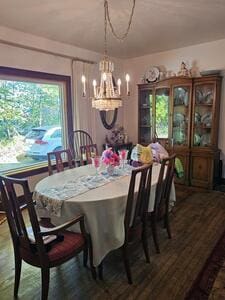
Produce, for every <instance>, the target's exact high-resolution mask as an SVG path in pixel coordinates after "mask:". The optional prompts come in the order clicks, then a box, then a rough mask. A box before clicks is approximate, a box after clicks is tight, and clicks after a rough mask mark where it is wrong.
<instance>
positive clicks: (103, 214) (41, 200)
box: [33, 163, 176, 266]
mask: <svg viewBox="0 0 225 300" xmlns="http://www.w3.org/2000/svg"><path fill="white" fill-rule="evenodd" d="M132 169H133V167H131V166H129V165H127V166H125V167H123V168H122V167H117V168H116V169H115V172H114V174H111V175H108V174H107V173H106V172H103V171H102V172H99V173H96V169H95V168H94V167H93V166H92V165H85V166H81V167H77V168H73V169H68V170H65V171H63V172H60V173H55V174H53V175H51V176H48V177H45V178H44V179H42V180H41V181H39V182H38V183H37V185H36V187H35V189H34V192H33V199H34V200H35V202H36V211H37V214H38V216H39V217H40V218H42V217H50V218H51V223H52V224H53V225H56V226H58V225H61V224H63V223H64V222H66V221H68V220H70V219H72V218H74V217H75V216H76V215H78V214H84V216H85V227H86V230H87V232H88V233H89V234H90V236H91V240H92V247H93V264H94V266H98V265H99V264H100V263H101V261H102V260H103V258H104V257H105V256H106V255H107V254H108V253H109V252H110V251H111V250H114V249H117V248H119V247H121V246H122V245H123V243H124V238H125V232H124V217H125V209H126V201H127V195H128V189H129V183H130V178H131V172H132ZM159 171H160V164H159V163H154V164H153V168H152V181H151V193H150V199H149V207H148V211H149V212H152V211H153V210H154V203H155V192H156V185H157V181H158V176H159ZM175 201H176V193H175V187H174V183H173V184H172V188H171V193H170V205H171V206H173V205H174V203H175ZM70 230H71V231H75V232H77V231H79V227H78V225H77V224H76V225H73V226H71V227H70Z"/></svg>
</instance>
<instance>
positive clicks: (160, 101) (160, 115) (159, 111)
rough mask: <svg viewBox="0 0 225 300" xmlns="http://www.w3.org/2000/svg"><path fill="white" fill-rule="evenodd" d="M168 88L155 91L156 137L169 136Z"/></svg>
mask: <svg viewBox="0 0 225 300" xmlns="http://www.w3.org/2000/svg"><path fill="white" fill-rule="evenodd" d="M169 94H170V89H169V88H158V89H156V91H155V133H156V135H157V137H158V138H163V139H164V138H166V139H167V138H168V136H169Z"/></svg>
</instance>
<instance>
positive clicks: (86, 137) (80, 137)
mask: <svg viewBox="0 0 225 300" xmlns="http://www.w3.org/2000/svg"><path fill="white" fill-rule="evenodd" d="M69 144H70V148H71V152H72V155H73V159H74V160H75V162H76V164H77V165H78V166H79V165H80V162H81V153H80V146H86V145H92V144H93V140H92V137H91V136H90V134H89V133H88V132H86V131H84V130H80V129H79V130H74V131H73V132H72V134H70V136H69Z"/></svg>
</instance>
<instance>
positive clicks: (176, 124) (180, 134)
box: [172, 86, 190, 146]
mask: <svg viewBox="0 0 225 300" xmlns="http://www.w3.org/2000/svg"><path fill="white" fill-rule="evenodd" d="M189 102H190V87H189V86H177V87H174V88H173V125H172V138H173V145H174V146H188V124H189Z"/></svg>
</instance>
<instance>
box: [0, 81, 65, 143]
mask: <svg viewBox="0 0 225 300" xmlns="http://www.w3.org/2000/svg"><path fill="white" fill-rule="evenodd" d="M60 111H61V109H60V88H59V86H58V85H51V84H40V83H33V82H21V81H7V80H0V144H1V145H2V146H3V145H8V144H9V143H10V142H11V141H12V140H13V138H14V137H15V136H18V135H22V136H24V135H26V134H27V133H28V132H29V131H30V130H31V129H32V128H34V127H39V126H46V125H59V124H60V123H61V122H60V119H61V113H60Z"/></svg>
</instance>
